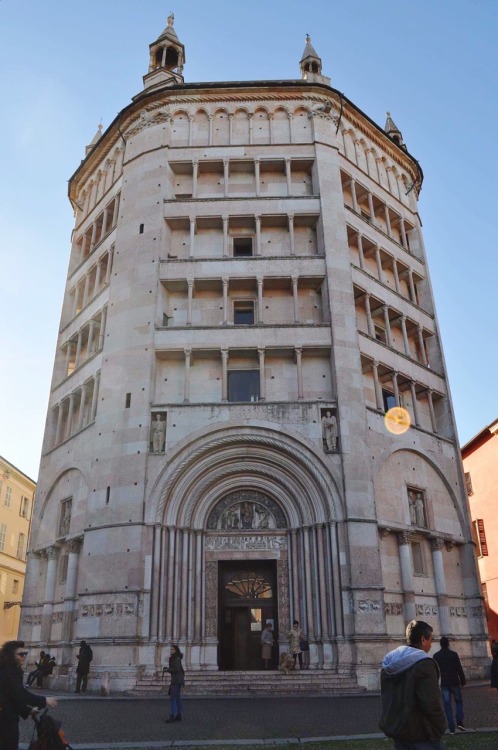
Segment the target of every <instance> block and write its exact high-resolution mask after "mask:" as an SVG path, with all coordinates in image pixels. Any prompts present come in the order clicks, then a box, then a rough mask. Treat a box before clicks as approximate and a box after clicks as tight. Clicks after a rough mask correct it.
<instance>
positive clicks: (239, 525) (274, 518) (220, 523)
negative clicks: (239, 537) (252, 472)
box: [207, 490, 287, 531]
mask: <svg viewBox="0 0 498 750" xmlns="http://www.w3.org/2000/svg"><path fill="white" fill-rule="evenodd" d="M207 528H208V529H220V530H223V531H238V530H241V529H261V530H266V529H285V528H287V523H286V520H285V516H284V514H283V511H282V509H281V508H280V506H279V505H277V503H276V502H275V501H274V500H272V499H271V498H269V497H266V495H263V494H262V493H261V492H254V491H251V490H241V491H239V492H231V493H230V494H229V495H227V496H226V497H224V498H223V500H220V502H219V503H217V505H216V506H215V507H214V508H213V510H212V511H211V513H210V515H209V518H208V522H207Z"/></svg>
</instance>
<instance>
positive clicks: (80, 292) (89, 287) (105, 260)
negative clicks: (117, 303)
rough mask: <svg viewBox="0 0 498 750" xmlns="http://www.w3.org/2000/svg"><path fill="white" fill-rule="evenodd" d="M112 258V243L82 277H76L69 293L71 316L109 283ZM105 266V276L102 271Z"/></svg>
mask: <svg viewBox="0 0 498 750" xmlns="http://www.w3.org/2000/svg"><path fill="white" fill-rule="evenodd" d="M113 259H114V245H113V246H112V247H111V248H110V249H109V250H108V251H107V252H106V253H104V254H103V255H101V257H100V258H99V259H98V261H97V262H96V263H95V264H94V265H92V266H91V268H89V269H88V271H87V272H86V273H85V275H84V276H83V277H81V278H80V279H78V282H77V283H76V284H75V286H74V287H73V289H72V290H71V292H70V294H71V295H72V296H73V307H72V312H71V317H72V318H74V317H75V316H76V315H77V314H78V313H79V312H80V310H82V308H83V307H85V306H86V305H87V304H88V303H89V302H91V300H92V299H93V298H94V297H95V296H96V295H97V294H98V293H99V292H100V291H101V290H102V289H103V288H104V286H106V285H107V284H108V283H109V279H110V277H111V270H112V262H113ZM104 268H105V277H104V279H102V271H103V269H104Z"/></svg>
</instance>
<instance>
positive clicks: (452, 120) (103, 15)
mask: <svg viewBox="0 0 498 750" xmlns="http://www.w3.org/2000/svg"><path fill="white" fill-rule="evenodd" d="M171 10H173V11H174V12H175V29H176V31H177V34H178V35H179V37H180V39H181V41H182V42H183V43H184V44H185V47H186V58H187V62H186V66H185V70H184V74H185V79H186V81H220V80H221V81H223V80H254V79H289V78H297V77H299V60H300V57H301V54H302V51H303V49H304V37H305V34H306V33H309V34H310V35H311V39H312V42H313V45H314V47H315V49H316V50H317V52H318V54H320V55H321V57H322V60H323V70H324V74H325V75H329V76H330V77H331V79H332V85H333V86H334V87H335V88H338V89H339V90H341V91H343V92H344V93H345V94H346V95H347V96H348V97H349V98H350V99H352V101H354V102H355V103H356V104H357V105H358V106H359V107H360V108H361V109H362V110H363V111H364V112H366V113H367V114H368V115H369V116H370V117H371V118H372V119H374V120H375V121H376V122H378V123H380V124H382V125H383V124H384V121H385V112H386V110H390V111H391V113H392V116H393V118H394V121H395V122H396V124H397V125H398V127H399V128H400V129H401V130H402V131H403V135H404V138H405V141H406V143H407V145H408V148H409V150H410V152H411V153H412V154H413V155H414V156H415V157H416V158H417V159H419V161H420V163H421V165H422V168H423V170H424V173H425V182H424V186H423V190H422V194H421V199H420V212H421V216H422V221H423V225H424V237H425V243H426V250H427V255H428V260H429V267H430V271H431V274H432V283H433V287H434V294H435V298H436V305H437V309H438V317H439V324H440V328H441V335H442V340H443V345H444V348H445V355H446V363H447V367H448V371H449V378H450V385H451V390H452V395H453V402H454V408H455V412H456V417H457V424H458V429H459V434H460V439H461V442H462V443H464V442H466V441H467V440H469V439H470V438H471V437H472V436H473V435H474V434H475V433H477V432H478V431H479V430H480V429H481V428H482V427H484V426H485V425H486V424H489V423H490V422H491V421H492V420H494V419H496V417H498V404H497V400H498V398H497V390H496V373H497V372H498V349H497V346H496V338H497V335H496V305H495V296H496V279H497V271H498V267H497V266H498V261H497V254H498V250H497V247H498V242H497V235H496V229H495V226H494V221H495V220H496V216H497V213H498V209H497V199H498V196H497V189H496V171H497V167H498V158H497V157H498V139H497V138H496V119H497V111H496V110H497V96H496V94H497V90H498V85H497V84H498V80H497V79H498V65H497V53H496V50H497V48H498V40H497V36H498V33H497V32H498V1H497V0H417V1H416V2H414V1H413V0H411V1H408V0H349V1H348V2H344V0H314V2H307V3H304V2H302V0H272V1H271V2H268V0H265V1H264V2H263V1H262V0H252V2H239V1H238V0H210V1H207V0H183V1H182V0H177V2H176V4H172V5H170V4H168V5H166V4H165V3H164V2H161V1H160V0H147V2H141V3H140V2H136V1H135V0H82V1H81V2H74V1H73V0H44V2H40V0H0V88H1V92H2V116H1V118H0V255H1V269H0V284H1V288H0V290H1V293H0V321H1V325H0V345H1V364H0V454H2V455H4V456H5V457H6V458H7V459H9V460H10V461H11V462H12V463H14V464H15V465H17V466H18V467H19V468H20V469H22V470H23V471H24V472H25V473H27V474H28V475H30V476H31V477H33V478H35V479H36V477H37V473H38V464H39V457H40V449H41V442H42V436H43V429H44V421H45V412H46V407H47V402H48V392H49V386H50V379H51V372H52V364H53V356H54V350H55V343H56V333H57V327H58V324H59V316H60V308H61V303H62V295H63V290H64V282H65V276H66V270H67V261H68V257H69V249H70V233H71V229H72V226H73V217H72V211H71V208H70V205H69V202H68V200H67V197H66V194H67V184H66V183H67V180H68V178H69V177H70V175H71V174H72V173H73V172H74V170H75V168H76V167H77V166H78V164H79V162H80V160H81V159H82V158H83V156H84V147H85V144H87V143H89V142H90V140H91V139H92V137H93V135H94V134H95V131H96V129H97V125H98V123H99V121H100V119H101V118H102V122H103V125H104V128H106V127H107V126H108V125H109V123H110V122H111V121H112V120H113V118H114V117H115V115H116V114H117V113H118V111H119V110H120V109H122V108H123V107H124V106H125V105H126V104H128V103H129V101H130V99H131V97H132V96H133V95H134V94H136V93H138V91H140V90H141V88H142V75H143V74H144V73H146V72H147V66H148V45H149V43H150V42H152V41H154V40H155V39H156V38H157V36H158V35H159V33H160V32H161V31H162V30H163V28H164V27H165V26H166V18H167V16H168V14H169V12H170V11H171Z"/></svg>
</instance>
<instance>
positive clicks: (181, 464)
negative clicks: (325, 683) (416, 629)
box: [150, 426, 343, 669]
mask: <svg viewBox="0 0 498 750" xmlns="http://www.w3.org/2000/svg"><path fill="white" fill-rule="evenodd" d="M156 488H157V490H156V503H157V504H156V518H155V523H156V529H155V540H154V555H153V566H152V567H153V570H152V579H153V580H152V586H151V590H152V602H151V604H152V606H151V629H150V636H151V638H153V639H154V640H156V642H157V643H158V644H161V645H162V648H159V649H158V660H160V659H162V658H163V656H164V654H163V651H164V653H166V652H165V648H166V645H167V644H169V643H170V642H171V641H172V640H173V641H176V642H178V643H180V645H181V646H182V648H183V649H185V653H186V664H187V666H188V667H189V668H190V669H220V668H232V669H235V668H244V669H256V668H261V662H260V661H259V655H260V649H259V639H260V635H261V633H260V630H259V628H260V626H261V627H263V626H264V623H265V621H266V620H272V621H273V623H272V624H273V625H274V626H275V631H276V636H277V640H278V644H277V646H276V648H275V654H274V656H275V659H277V658H278V650H279V649H280V650H281V651H282V650H287V646H288V641H287V632H288V630H289V628H290V623H291V622H292V620H293V619H294V618H296V619H298V620H299V621H300V622H301V625H302V629H303V631H304V632H305V633H306V635H307V636H308V640H309V641H310V665H311V667H312V668H317V667H323V668H328V669H332V668H333V667H335V666H336V665H337V656H336V649H335V643H336V640H337V638H338V637H340V636H342V635H343V626H342V620H343V618H342V607H341V592H340V576H339V545H338V539H337V521H338V520H341V517H342V510H341V508H342V505H341V502H340V495H339V492H338V490H337V486H336V481H335V478H334V477H333V475H332V474H331V472H330V470H329V467H328V466H327V465H326V464H324V462H323V460H322V459H321V457H319V456H318V455H316V454H315V453H314V451H313V450H312V448H311V447H310V446H308V445H307V444H303V442H301V441H300V440H297V439H296V437H295V436H291V435H288V434H282V432H279V433H277V432H276V431H274V430H271V429H263V428H261V427H257V428H256V427H248V426H238V427H237V429H235V428H233V427H228V428H227V427H224V428H223V429H218V430H215V431H212V432H211V433H210V434H208V435H202V436H200V437H199V439H198V440H197V441H192V442H190V443H189V444H188V445H186V446H185V447H184V448H183V449H181V450H179V451H178V453H177V454H176V456H174V457H172V459H171V461H170V462H169V464H168V468H167V469H166V471H165V472H164V476H162V477H159V478H158V481H157V483H156ZM237 576H239V578H237ZM236 580H239V582H240V587H239V593H238V594H237V592H236V589H237V587H236V585H235V581H236ZM256 580H260V581H266V584H265V585H267V587H268V588H267V594H265V595H261V596H259V594H260V593H261V592H262V589H258V590H257V591H256V589H254V590H253V593H252V594H251V593H249V592H250V591H251V588H250V582H251V581H256ZM243 581H245V584H243V583H242V582H243ZM244 586H245V588H244ZM270 590H271V596H268V591H270ZM256 594H258V595H257V596H256ZM251 605H252V606H251ZM241 648H242V649H243V653H235V652H236V651H237V650H239V651H240V649H241Z"/></svg>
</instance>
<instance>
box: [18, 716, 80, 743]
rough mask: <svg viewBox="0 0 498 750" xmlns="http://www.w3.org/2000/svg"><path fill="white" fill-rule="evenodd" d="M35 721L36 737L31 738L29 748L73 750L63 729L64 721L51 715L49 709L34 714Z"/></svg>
mask: <svg viewBox="0 0 498 750" xmlns="http://www.w3.org/2000/svg"><path fill="white" fill-rule="evenodd" d="M33 721H34V722H35V729H34V730H33V735H34V733H35V731H36V739H34V738H33V739H32V740H31V742H30V743H29V746H28V750H72V748H71V745H70V744H69V742H68V741H67V739H66V737H65V736H64V732H63V731H62V729H61V724H62V722H60V721H57V719H54V718H53V717H52V716H49V714H48V710H47V709H44V711H42V712H41V713H40V714H38V715H37V716H34V717H33Z"/></svg>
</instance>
